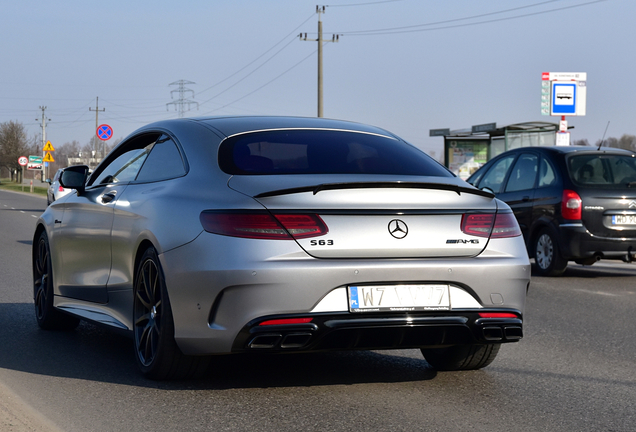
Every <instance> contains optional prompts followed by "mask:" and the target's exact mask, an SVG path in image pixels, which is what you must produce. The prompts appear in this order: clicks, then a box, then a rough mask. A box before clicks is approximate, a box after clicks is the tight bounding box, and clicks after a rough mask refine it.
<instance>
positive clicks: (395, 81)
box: [0, 0, 636, 158]
mask: <svg viewBox="0 0 636 432" xmlns="http://www.w3.org/2000/svg"><path fill="white" fill-rule="evenodd" d="M318 4H320V3H317V2H316V1H315V0H312V1H307V0H270V1H265V0H258V1H257V0H212V1H210V0H208V1H204V0H181V1H168V0H153V1H148V0H135V1H130V0H126V1H123V0H101V1H93V0H78V1H71V0H58V1H55V2H53V1H42V0H37V1H35V0H20V1H9V0H5V1H3V4H2V8H1V13H0V40H1V41H2V42H0V46H1V47H2V51H1V52H2V62H1V63H0V89H1V90H0V122H5V121H9V120H14V121H19V122H21V123H23V124H24V125H25V126H26V127H27V130H28V132H29V133H30V134H31V135H32V136H35V135H39V134H40V133H41V128H40V121H39V119H40V118H41V115H42V111H41V110H40V109H39V107H40V106H46V107H47V108H46V116H47V118H50V119H51V121H50V122H48V124H47V129H46V134H47V139H48V140H50V141H51V142H52V143H53V146H56V145H62V144H64V143H66V142H70V141H73V140H77V141H79V142H80V144H81V145H84V144H86V143H88V141H89V140H90V138H91V137H92V136H93V134H94V131H95V111H94V110H95V102H96V97H99V108H100V110H101V109H103V108H105V111H103V112H101V111H100V112H99V123H100V124H102V123H106V124H109V125H110V126H112V128H113V130H114V139H116V138H123V137H125V136H127V135H128V134H130V133H131V132H133V131H134V130H135V129H137V128H138V127H140V126H143V125H144V124H147V123H150V122H153V121H156V120H162V119H166V118H174V117H177V116H178V112H177V111H176V109H175V107H176V106H175V105H166V104H169V103H170V102H175V101H176V100H177V99H178V97H179V95H178V93H177V92H176V90H177V89H178V86H177V85H172V86H171V85H170V84H171V83H174V82H177V81H180V80H187V81H190V82H192V83H193V84H188V85H186V86H185V87H186V88H187V89H189V90H192V92H187V93H186V94H185V96H186V97H187V98H188V99H190V100H192V101H196V102H198V109H197V106H196V105H194V104H192V105H190V107H191V108H192V110H191V111H189V112H188V113H186V116H192V117H195V116H208V115H227V114H230V115H250V114H272V115H300V116H316V113H317V42H310V41H301V40H299V38H298V36H297V35H298V34H299V33H301V32H302V33H307V34H308V35H307V36H308V38H309V39H315V38H316V36H317V34H316V33H317V23H318V17H319V15H318V14H317V13H316V5H318ZM320 5H321V6H322V5H325V6H326V9H325V13H324V14H320V17H321V19H322V22H323V31H324V34H323V37H324V38H325V39H331V37H332V35H333V34H338V35H340V36H339V41H338V42H337V43H331V42H329V43H326V44H325V45H324V60H323V62H324V69H323V70H324V116H325V117H330V118H337V119H345V120H352V121H357V122H363V123H369V124H373V125H376V126H380V127H383V128H385V129H388V130H390V131H392V132H394V133H396V134H397V135H400V136H402V137H403V138H405V139H406V140H408V141H410V142H411V143H413V144H415V145H417V146H418V147H420V148H423V149H424V150H426V151H428V152H429V153H430V152H432V151H434V152H436V155H435V156H436V157H437V158H439V157H440V153H441V148H442V145H443V140H442V138H435V137H429V130H430V129H438V128H450V129H463V128H469V127H471V126H472V125H478V124H484V123H492V122H496V123H497V125H498V126H504V125H508V124H513V123H520V122H528V121H550V122H558V120H559V118H558V117H550V116H542V115H541V110H540V105H541V73H542V72H586V73H587V115H586V116H584V117H583V116H582V117H569V118H568V123H569V125H570V126H574V127H575V128H574V129H573V130H572V139H573V140H577V139H584V138H585V139H588V140H589V141H590V142H591V143H594V142H595V141H596V140H599V139H601V137H602V136H603V133H604V131H605V128H606V126H607V124H608V121H609V122H610V124H609V128H608V131H607V137H610V136H612V137H616V138H620V136H622V135H623V134H634V135H636V122H635V121H634V120H635V114H636V108H635V104H636V79H634V70H635V69H636V55H635V49H634V44H635V43H636V25H635V24H636V0H552V1H545V0H543V1H541V0H447V1H439V0H395V1H386V0H385V1H382V0H332V1H330V2H329V3H323V4H320ZM171 96H172V97H173V98H172V99H171ZM91 107H92V109H93V111H90V110H89V108H91ZM36 119H38V120H36Z"/></svg>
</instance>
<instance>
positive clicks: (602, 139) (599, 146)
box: [597, 120, 610, 150]
mask: <svg viewBox="0 0 636 432" xmlns="http://www.w3.org/2000/svg"><path fill="white" fill-rule="evenodd" d="M609 124H610V121H609V120H608V121H607V126H605V132H603V138H601V143H600V144H599V145H598V149H597V150H600V149H601V146H602V145H603V141H605V134H606V133H607V128H608V127H609Z"/></svg>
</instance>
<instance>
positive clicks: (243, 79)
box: [201, 37, 296, 105]
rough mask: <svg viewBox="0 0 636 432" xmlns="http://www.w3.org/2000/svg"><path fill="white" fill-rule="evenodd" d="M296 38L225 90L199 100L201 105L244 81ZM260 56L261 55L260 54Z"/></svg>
mask: <svg viewBox="0 0 636 432" xmlns="http://www.w3.org/2000/svg"><path fill="white" fill-rule="evenodd" d="M295 40H296V38H295V37H294V38H293V39H291V40H290V41H289V42H288V43H287V45H285V46H284V47H282V48H281V49H280V50H278V51H276V53H274V55H272V56H271V57H270V58H268V59H267V60H265V61H264V62H263V63H261V65H260V66H258V67H257V68H256V69H254V70H253V71H252V72H250V73H248V74H247V75H245V76H244V77H243V78H241V79H240V80H238V81H237V82H235V83H234V84H232V85H231V86H229V87H228V88H226V89H225V90H223V91H222V92H219V93H217V94H215V95H214V96H212V97H211V98H210V99H208V100H206V101H205V102H201V105H204V104H206V103H208V102H210V101H211V100H212V99H215V98H217V97H219V96H221V95H222V94H223V93H225V92H226V91H228V90H230V89H231V88H233V87H235V86H236V85H237V84H239V83H241V82H243V81H245V79H247V77H249V76H250V75H252V74H253V73H254V72H256V71H257V70H259V69H260V68H262V67H263V66H265V65H266V64H267V63H268V62H269V61H270V60H272V59H273V58H274V57H276V56H277V55H278V54H279V53H280V52H281V51H283V50H284V49H285V48H287V47H288V46H289V45H291V43H292V42H294V41H295ZM261 57H262V56H261Z"/></svg>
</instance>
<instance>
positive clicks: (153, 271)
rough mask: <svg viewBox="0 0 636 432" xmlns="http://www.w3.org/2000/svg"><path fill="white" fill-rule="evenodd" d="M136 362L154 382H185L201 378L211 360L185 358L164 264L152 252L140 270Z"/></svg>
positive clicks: (151, 250) (135, 312)
mask: <svg viewBox="0 0 636 432" xmlns="http://www.w3.org/2000/svg"><path fill="white" fill-rule="evenodd" d="M133 323H134V341H135V358H136V360H137V365H138V366H139V369H140V370H141V372H142V373H143V374H144V375H145V376H146V377H147V378H150V379H156V380H162V379H183V378H191V377H194V376H198V375H201V374H202V373H203V372H205V369H206V367H207V358H205V357H191V356H185V355H183V353H182V352H181V350H180V349H179V347H178V346H177V343H176V342H175V340H174V322H173V319H172V309H171V308H170V300H169V298H168V292H167V290H166V283H165V279H164V275H163V271H162V269H161V264H160V263H159V259H158V257H157V252H156V251H155V249H154V248H152V247H151V248H148V249H147V250H146V251H145V252H144V254H143V256H142V257H141V260H140V262H139V265H138V267H137V272H136V276H135V284H134V305H133Z"/></svg>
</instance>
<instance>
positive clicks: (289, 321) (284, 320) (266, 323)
mask: <svg viewBox="0 0 636 432" xmlns="http://www.w3.org/2000/svg"><path fill="white" fill-rule="evenodd" d="M312 320H313V318H282V319H273V320H269V321H263V322H262V323H260V324H259V326H269V325H286V324H307V323H310V322H311V321H312Z"/></svg>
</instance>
